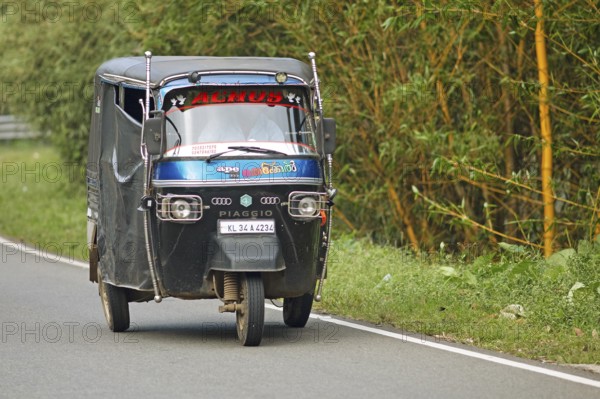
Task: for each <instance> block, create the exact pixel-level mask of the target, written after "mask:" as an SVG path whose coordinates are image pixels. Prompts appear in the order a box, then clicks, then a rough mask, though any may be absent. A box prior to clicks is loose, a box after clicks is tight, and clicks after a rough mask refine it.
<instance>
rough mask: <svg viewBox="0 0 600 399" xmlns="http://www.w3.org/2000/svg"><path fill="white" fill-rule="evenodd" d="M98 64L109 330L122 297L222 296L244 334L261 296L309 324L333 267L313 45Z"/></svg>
mask: <svg viewBox="0 0 600 399" xmlns="http://www.w3.org/2000/svg"><path fill="white" fill-rule="evenodd" d="M309 59H310V64H311V65H308V64H306V63H304V62H301V61H299V60H296V59H291V58H265V57H183V56H157V57H152V54H151V53H150V52H146V53H145V56H143V57H125V58H116V59H112V60H110V61H107V62H105V63H104V64H102V65H101V66H100V67H99V68H98V70H97V73H96V76H95V81H94V86H95V88H94V107H93V111H92V122H91V130H90V136H89V154H88V156H89V158H88V166H87V172H86V175H87V188H88V191H87V194H88V195H87V198H88V201H87V203H88V209H87V216H88V229H87V232H88V243H89V247H90V276H89V277H90V280H91V281H92V282H97V283H98V285H99V294H100V297H101V303H102V307H103V310H104V315H105V317H106V321H107V324H108V326H109V328H110V329H111V330H112V331H115V332H120V331H125V330H127V329H128V328H129V326H130V314H129V302H148V301H150V300H152V299H153V300H154V301H155V302H157V303H159V302H161V300H162V299H163V298H167V297H175V298H182V299H210V298H218V299H220V300H221V302H222V304H221V306H219V308H218V310H219V312H231V313H235V316H236V326H237V335H238V338H239V340H240V341H241V343H242V344H243V345H245V346H256V345H259V344H260V342H261V339H262V335H263V326H264V303H265V299H281V298H283V320H284V322H285V324H286V325H288V326H291V327H304V325H305V324H306V323H307V320H308V317H309V315H310V312H311V308H312V303H313V300H317V301H318V300H320V298H321V290H322V287H323V280H324V278H325V277H326V273H327V257H328V250H329V246H330V233H331V210H332V206H333V202H332V200H333V198H334V196H335V193H336V190H335V188H334V187H333V184H332V153H333V151H334V148H335V121H334V120H333V119H330V118H325V117H324V115H323V107H322V104H323V101H322V98H321V93H320V85H319V79H318V76H317V67H316V62H315V54H314V53H309Z"/></svg>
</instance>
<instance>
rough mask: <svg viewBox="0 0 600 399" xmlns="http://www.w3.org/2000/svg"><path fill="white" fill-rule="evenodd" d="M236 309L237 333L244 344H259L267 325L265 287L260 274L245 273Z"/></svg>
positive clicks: (241, 280)
mask: <svg viewBox="0 0 600 399" xmlns="http://www.w3.org/2000/svg"><path fill="white" fill-rule="evenodd" d="M239 297H240V298H239V305H240V309H238V310H237V311H236V327H237V335H238V338H239V340H240V342H241V344H242V345H244V346H258V345H260V341H262V336H263V328H264V325H265V289H264V286H263V281H262V278H261V276H260V274H256V273H243V274H242V276H241V279H240V285H239Z"/></svg>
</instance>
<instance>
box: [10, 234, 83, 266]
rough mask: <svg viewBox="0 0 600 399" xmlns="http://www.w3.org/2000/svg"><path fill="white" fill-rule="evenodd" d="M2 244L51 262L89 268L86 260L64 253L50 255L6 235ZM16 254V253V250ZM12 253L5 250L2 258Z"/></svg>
mask: <svg viewBox="0 0 600 399" xmlns="http://www.w3.org/2000/svg"><path fill="white" fill-rule="evenodd" d="M0 245H3V246H5V247H7V248H14V249H16V250H17V251H18V252H23V253H25V254H30V255H34V256H36V257H38V258H39V259H43V260H45V261H47V262H49V263H64V264H66V265H70V266H76V267H81V268H84V269H89V265H88V264H87V263H85V262H82V261H79V260H76V259H69V258H67V257H65V256H63V255H55V254H52V255H53V256H49V253H48V252H46V253H44V252H43V251H40V250H39V248H33V247H30V246H28V245H26V244H24V243H21V242H14V241H11V240H8V239H6V238H4V237H0ZM14 254H16V252H15V253H14ZM10 255H11V254H9V253H7V252H6V251H3V256H2V259H3V260H4V258H7V257H8V256H10Z"/></svg>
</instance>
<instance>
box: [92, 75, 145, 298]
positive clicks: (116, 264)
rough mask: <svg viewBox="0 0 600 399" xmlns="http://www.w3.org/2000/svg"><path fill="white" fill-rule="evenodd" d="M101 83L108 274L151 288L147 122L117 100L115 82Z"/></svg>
mask: <svg viewBox="0 0 600 399" xmlns="http://www.w3.org/2000/svg"><path fill="white" fill-rule="evenodd" d="M101 86H102V89H101V90H102V95H101V96H102V97H101V101H102V109H101V115H100V118H101V123H100V124H99V126H98V125H96V127H97V128H99V129H98V130H99V131H96V132H93V131H92V132H91V134H95V135H96V138H97V139H99V141H100V142H99V143H98V144H99V149H100V151H99V164H98V182H99V189H100V190H99V203H98V233H97V234H98V251H99V259H100V268H101V273H102V278H103V280H104V281H106V282H108V283H111V284H114V285H119V286H122V287H128V288H133V289H137V290H151V289H152V281H151V279H150V272H149V269H148V258H147V255H146V249H145V248H146V247H145V238H144V215H143V212H141V211H139V210H138V207H139V204H140V199H141V198H142V195H143V190H144V163H143V160H142V157H141V154H140V135H141V129H142V126H141V124H140V123H139V122H137V121H135V120H134V119H132V118H131V117H130V116H129V115H127V114H126V113H125V111H123V109H121V108H120V107H119V106H117V105H116V104H115V92H114V91H115V88H114V87H113V86H112V85H110V84H106V83H104V84H102V85H101Z"/></svg>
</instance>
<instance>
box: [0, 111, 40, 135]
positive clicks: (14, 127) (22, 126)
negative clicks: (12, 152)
mask: <svg viewBox="0 0 600 399" xmlns="http://www.w3.org/2000/svg"><path fill="white" fill-rule="evenodd" d="M39 135H40V134H39V133H37V132H33V131H31V127H30V126H29V125H28V124H27V123H25V122H23V121H22V120H21V119H19V118H17V117H15V116H13V115H0V140H15V139H33V138H36V137H38V136H39Z"/></svg>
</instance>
